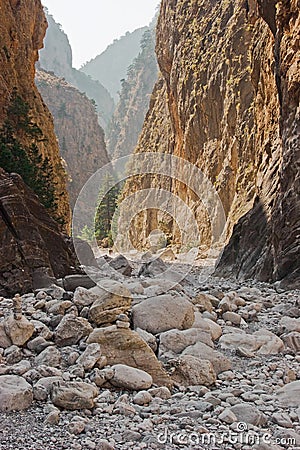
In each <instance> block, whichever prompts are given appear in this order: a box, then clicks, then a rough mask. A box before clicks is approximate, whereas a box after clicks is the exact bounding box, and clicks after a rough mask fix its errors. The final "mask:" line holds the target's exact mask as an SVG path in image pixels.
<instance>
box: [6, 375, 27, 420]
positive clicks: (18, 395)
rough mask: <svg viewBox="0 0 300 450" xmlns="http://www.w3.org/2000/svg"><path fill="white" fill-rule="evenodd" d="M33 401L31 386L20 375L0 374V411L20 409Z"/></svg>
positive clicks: (25, 407)
mask: <svg viewBox="0 0 300 450" xmlns="http://www.w3.org/2000/svg"><path fill="white" fill-rule="evenodd" d="M32 401H33V393H32V387H31V386H30V384H29V383H27V381H25V380H24V378H22V377H18V376H16V375H1V376H0V411H1V412H6V411H22V410H24V409H27V408H29V406H30V405H31V403H32Z"/></svg>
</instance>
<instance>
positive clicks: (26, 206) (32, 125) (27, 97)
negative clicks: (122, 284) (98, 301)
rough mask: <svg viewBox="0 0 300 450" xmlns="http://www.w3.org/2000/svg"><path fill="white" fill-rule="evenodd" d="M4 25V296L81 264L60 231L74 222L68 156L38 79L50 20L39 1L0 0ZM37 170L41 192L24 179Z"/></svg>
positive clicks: (0, 214) (0, 39)
mask: <svg viewBox="0 0 300 450" xmlns="http://www.w3.org/2000/svg"><path fill="white" fill-rule="evenodd" d="M0 25H1V35H0V64H1V76H0V129H1V130H0V139H1V141H0V150H1V152H0V158H1V164H2V167H1V168H0V232H1V233H0V234H1V244H0V295H3V296H12V295H14V294H16V293H17V292H19V293H25V292H28V291H32V290H33V289H35V288H38V287H41V286H45V285H49V283H51V282H53V280H54V278H59V277H64V276H65V275H67V274H72V273H75V272H76V271H77V272H78V264H79V263H78V261H77V258H76V256H75V253H74V248H73V245H72V242H71V241H70V238H68V237H67V235H66V234H64V233H62V231H61V230H62V229H63V230H64V231H68V230H69V229H70V207H69V196H68V194H67V189H66V178H67V176H66V172H65V170H64V168H63V164H64V162H63V160H62V159H61V156H60V154H59V148H58V142H57V138H56V136H55V133H54V125H53V119H52V116H51V114H50V112H49V110H48V109H47V107H46V105H45V103H44V102H43V100H42V98H41V95H40V93H39V91H38V90H37V88H36V86H35V83H34V77H35V62H36V61H37V59H38V50H39V49H40V48H41V47H42V45H43V38H44V34H45V31H46V26H47V22H46V19H45V16H44V12H43V9H42V5H41V3H40V1H39V0H28V1H26V3H25V2H21V1H17V0H0ZM26 152H28V154H27V153H26ZM33 156H34V158H33ZM3 167H5V168H6V171H5V170H3ZM12 168H14V169H15V168H18V169H20V170H19V172H20V173H22V176H23V178H24V179H22V177H21V176H20V175H18V174H17V173H7V172H15V170H11V169H12ZM42 169H43V170H44V172H43V170H42ZM45 169H47V171H45ZM19 172H18V173H19ZM31 174H33V175H34V176H36V179H35V183H36V184H34V188H36V190H35V191H33V190H32V189H30V188H29V187H28V185H26V183H25V182H24V180H25V179H26V181H28V183H29V184H31V182H32V181H33V180H31V178H30V176H31ZM44 176H45V178H44ZM52 192H53V193H54V200H55V205H54V206H53V205H52V206H53V207H51V208H48V207H47V208H48V209H46V208H45V206H43V205H42V203H44V204H45V203H47V201H49V198H50V199H51V195H52ZM49 193H50V196H49ZM45 200H47V201H45ZM41 202H42V203H41ZM50 203H51V202H50ZM46 206H47V205H46ZM49 214H51V216H52V217H51V216H50V215H49ZM53 217H54V218H55V219H56V220H54V219H53Z"/></svg>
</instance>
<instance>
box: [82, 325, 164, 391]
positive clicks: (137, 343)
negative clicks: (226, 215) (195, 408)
mask: <svg viewBox="0 0 300 450" xmlns="http://www.w3.org/2000/svg"><path fill="white" fill-rule="evenodd" d="M87 342H88V344H90V343H93V342H96V343H98V344H100V346H101V350H102V354H103V355H105V356H106V357H107V364H109V365H114V364H125V365H128V366H131V367H136V368H137V369H141V370H143V371H145V372H147V373H148V374H149V375H151V376H152V379H153V382H154V383H155V384H158V385H160V386H171V385H172V381H171V379H170V377H169V376H168V374H167V373H166V372H165V371H164V370H163V368H162V366H161V364H160V363H159V362H158V360H157V358H156V356H155V354H154V353H153V351H152V350H151V348H150V347H149V346H148V345H147V344H146V342H144V341H143V339H142V338H141V337H140V336H139V335H138V334H137V333H136V332H134V331H132V330H130V329H124V328H117V327H116V326H115V325H113V326H111V327H105V328H96V329H95V330H94V331H93V332H92V333H91V334H90V335H89V337H88V340H87Z"/></svg>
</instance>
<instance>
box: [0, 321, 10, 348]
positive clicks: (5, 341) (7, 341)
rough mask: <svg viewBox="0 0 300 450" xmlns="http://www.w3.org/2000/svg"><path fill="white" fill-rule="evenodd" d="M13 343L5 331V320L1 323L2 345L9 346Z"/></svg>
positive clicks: (0, 344) (0, 339) (0, 336)
mask: <svg viewBox="0 0 300 450" xmlns="http://www.w3.org/2000/svg"><path fill="white" fill-rule="evenodd" d="M11 345H12V342H11V339H10V338H9V337H8V336H7V334H6V333H5V328H4V321H3V322H1V323H0V347H1V348H8V347H10V346H11Z"/></svg>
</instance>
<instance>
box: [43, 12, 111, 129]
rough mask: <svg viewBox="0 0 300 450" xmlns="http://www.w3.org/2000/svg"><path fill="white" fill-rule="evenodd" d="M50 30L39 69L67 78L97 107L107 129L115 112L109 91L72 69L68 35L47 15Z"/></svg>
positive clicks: (101, 122) (102, 123) (100, 119)
mask: <svg viewBox="0 0 300 450" xmlns="http://www.w3.org/2000/svg"><path fill="white" fill-rule="evenodd" d="M46 18H47V22H48V29H47V32H46V37H45V41H44V48H43V49H42V50H40V61H39V67H41V68H43V69H45V70H46V71H48V72H51V71H52V72H54V73H55V75H57V76H59V77H63V78H65V79H66V80H67V81H68V82H69V83H70V84H72V85H73V86H75V87H76V88H77V89H79V90H80V91H81V92H85V93H86V95H87V96H88V98H90V99H92V100H94V101H95V102H96V105H97V110H98V114H99V122H100V124H101V126H102V127H106V126H107V124H108V122H109V121H110V118H111V116H112V113H113V110H114V101H113V99H112V98H111V96H110V94H109V93H108V91H107V90H106V89H105V88H104V87H103V86H102V84H101V83H100V82H99V81H97V80H92V79H91V77H90V76H88V75H86V74H85V73H83V72H81V71H79V70H77V69H75V68H73V67H72V49H71V46H70V43H69V40H68V37H67V35H66V34H65V33H64V31H63V30H62V29H61V26H60V25H59V24H58V23H56V22H55V20H54V18H53V17H52V16H51V15H50V14H48V13H47V10H46Z"/></svg>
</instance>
